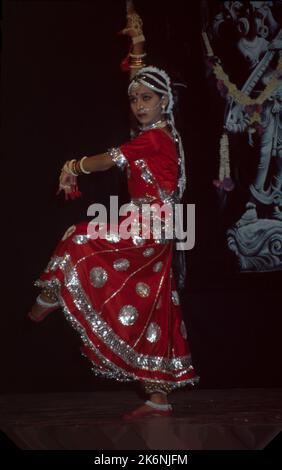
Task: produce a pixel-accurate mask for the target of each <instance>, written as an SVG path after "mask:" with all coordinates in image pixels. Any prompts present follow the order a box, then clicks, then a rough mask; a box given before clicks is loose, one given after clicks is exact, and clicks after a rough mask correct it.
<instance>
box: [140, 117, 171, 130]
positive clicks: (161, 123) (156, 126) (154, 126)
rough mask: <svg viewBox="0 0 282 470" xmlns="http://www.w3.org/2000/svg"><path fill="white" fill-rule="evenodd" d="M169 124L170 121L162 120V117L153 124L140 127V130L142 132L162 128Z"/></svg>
mask: <svg viewBox="0 0 282 470" xmlns="http://www.w3.org/2000/svg"><path fill="white" fill-rule="evenodd" d="M167 125H168V122H167V121H162V120H161V119H160V120H159V121H157V122H154V123H153V124H149V125H148V126H143V127H140V128H139V129H140V131H141V132H144V131H148V130H150V129H161V128H162V127H166V126H167Z"/></svg>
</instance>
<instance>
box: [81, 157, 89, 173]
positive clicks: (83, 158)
mask: <svg viewBox="0 0 282 470" xmlns="http://www.w3.org/2000/svg"><path fill="white" fill-rule="evenodd" d="M86 158H88V157H87V156H85V157H82V159H81V160H80V161H79V167H80V170H81V172H82V173H84V174H85V175H90V173H91V171H86V170H85V169H84V168H83V165H82V163H83V161H84V160H85V159H86Z"/></svg>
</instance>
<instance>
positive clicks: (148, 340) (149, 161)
mask: <svg viewBox="0 0 282 470" xmlns="http://www.w3.org/2000/svg"><path fill="white" fill-rule="evenodd" d="M131 15H132V13H131ZM134 15H135V16H133V17H132V16H131V17H130V15H129V24H130V25H133V24H136V14H134ZM137 19H138V18H137ZM134 22H135V23H134ZM138 27H140V21H139V22H138ZM128 29H129V30H130V28H127V30H126V31H128ZM132 31H133V33H135V34H133V33H132ZM131 33H132V37H133V44H134V47H133V49H132V52H131V55H130V58H131V59H132V61H131V64H130V67H131V72H134V73H132V79H131V82H130V85H129V89H128V94H129V101H130V107H131V111H132V113H133V115H134V117H135V119H136V121H137V122H138V124H139V133H138V135H137V136H136V137H134V138H133V139H132V140H131V141H130V142H127V143H124V144H122V145H120V146H119V147H116V148H113V149H111V150H109V151H107V152H105V153H103V154H99V155H94V156H89V157H83V158H82V159H81V160H71V161H68V162H66V163H65V165H64V167H63V169H62V172H61V175H60V185H59V190H60V191H61V190H63V191H64V192H65V194H66V197H73V196H75V195H76V193H77V191H78V188H77V177H78V176H79V175H81V174H89V173H92V172H94V171H105V170H108V169H109V168H111V167H112V166H113V165H117V166H118V167H120V168H121V169H124V168H126V170H127V178H128V189H129V193H130V195H131V206H129V208H130V207H131V208H133V209H135V212H134V214H135V215H134V217H135V219H134V220H131V222H133V224H132V225H134V223H135V224H136V222H137V227H138V229H137V231H136V230H133V231H131V234H130V237H129V238H128V237H123V236H122V235H123V234H124V230H123V229H124V227H125V225H124V223H125V221H126V220H127V219H126V218H125V216H121V217H120V218H119V222H118V226H115V227H113V226H109V225H106V226H104V229H105V230H104V231H103V236H101V237H95V238H94V237H93V234H91V230H90V229H91V224H90V225H89V224H88V222H82V223H79V224H78V225H76V226H72V227H70V228H69V229H68V230H67V231H66V233H65V235H64V236H63V238H62V240H61V241H60V242H59V244H58V246H57V247H56V249H55V251H54V253H53V256H52V257H51V260H50V262H49V263H48V265H47V267H46V269H45V271H44V272H43V273H42V274H41V276H40V278H39V279H38V280H37V281H36V283H35V284H36V285H37V286H38V287H40V288H41V289H42V291H41V293H40V295H39V296H38V297H37V299H36V303H35V304H34V306H33V308H32V309H31V312H30V313H29V317H30V318H31V319H32V320H34V321H41V320H42V319H43V318H45V317H46V315H48V314H49V313H51V312H52V311H54V310H56V309H57V308H58V307H61V308H62V309H63V312H64V314H65V316H66V318H67V319H68V320H69V321H70V323H71V325H72V326H73V327H74V328H75V329H76V330H77V331H78V333H79V334H80V336H81V339H82V343H83V346H82V352H83V354H84V355H85V356H86V357H87V358H88V359H89V360H90V361H91V363H92V366H93V371H94V373H95V374H97V375H99V376H101V377H104V378H112V379H116V380H118V381H137V382H139V383H140V384H141V385H142V387H143V390H144V391H145V393H146V394H147V395H148V396H149V397H148V398H149V400H147V401H146V402H145V404H143V405H142V406H140V407H139V408H137V409H136V410H134V411H133V412H131V413H128V414H127V415H125V416H124V418H125V419H136V418H138V417H145V416H169V415H171V413H172V407H171V405H170V404H169V403H168V400H167V395H168V393H170V392H171V391H173V390H175V389H177V388H179V387H182V386H185V385H187V384H194V383H195V382H196V381H197V377H196V374H195V371H194V368H193V366H192V363H191V355H190V351H189V346H188V343H187V332H186V328H185V324H184V322H183V319H182V315H181V307H180V304H179V296H178V293H177V290H176V283H175V278H174V273H173V271H172V254H173V244H174V241H173V240H172V239H171V238H166V235H165V230H164V229H165V226H166V225H167V219H165V218H164V217H163V215H160V213H156V207H158V206H159V207H161V208H162V207H165V206H168V205H169V207H170V208H172V209H173V208H174V205H175V203H177V202H179V201H180V198H181V196H182V193H183V191H184V189H185V167H184V153H183V148H182V144H181V138H180V136H179V134H178V132H177V130H176V128H175V125H174V118H173V107H174V99H173V93H172V86H171V82H170V78H169V76H168V75H167V74H166V72H165V71H163V70H160V69H158V68H156V67H152V66H149V67H144V66H143V67H141V68H140V65H144V64H143V57H144V53H143V52H142V50H140V42H142V43H143V41H144V36H143V35H142V34H140V30H138V29H137V30H136V28H134V27H133V28H132V29H131ZM138 37H139V40H135V42H134V38H135V39H136V38H137V39H138ZM138 41H140V42H138ZM136 46H138V48H136ZM144 203H146V204H148V205H149V213H150V221H149V232H148V231H147V235H146V236H145V237H144V236H142V235H143V233H144V232H143V233H142V223H143V222H144V217H143V214H142V211H141V206H142V204H144ZM157 205H158V206H157ZM147 207H148V206H147ZM136 208H137V211H136ZM139 209H140V210H139ZM157 218H159V222H160V225H161V232H160V234H159V235H158V236H157V237H156V236H155V232H154V231H153V230H152V222H154V219H157ZM147 221H148V219H146V223H147ZM132 225H131V226H130V227H131V228H132ZM145 225H146V224H145ZM135 227H136V225H135ZM146 227H147V229H148V224H147V226H146ZM139 229H140V230H139ZM143 230H144V229H143ZM148 233H149V237H148Z"/></svg>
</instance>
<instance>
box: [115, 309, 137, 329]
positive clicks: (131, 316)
mask: <svg viewBox="0 0 282 470" xmlns="http://www.w3.org/2000/svg"><path fill="white" fill-rule="evenodd" d="M137 317H138V310H137V308H135V307H133V305H124V306H123V307H122V308H121V309H120V311H119V314H118V319H119V321H120V322H121V323H122V325H124V326H131V325H133V324H134V323H135V322H136V320H137Z"/></svg>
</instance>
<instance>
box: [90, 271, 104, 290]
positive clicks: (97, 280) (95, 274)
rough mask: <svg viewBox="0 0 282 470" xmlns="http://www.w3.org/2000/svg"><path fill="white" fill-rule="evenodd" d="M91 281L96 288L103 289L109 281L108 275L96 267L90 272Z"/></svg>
mask: <svg viewBox="0 0 282 470" xmlns="http://www.w3.org/2000/svg"><path fill="white" fill-rule="evenodd" d="M90 279H91V283H92V285H93V286H94V287H103V286H104V285H105V283H106V282H107V280H108V273H107V271H106V270H105V269H104V268H102V267H101V266H96V267H95V268H92V269H91V271H90Z"/></svg>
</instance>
